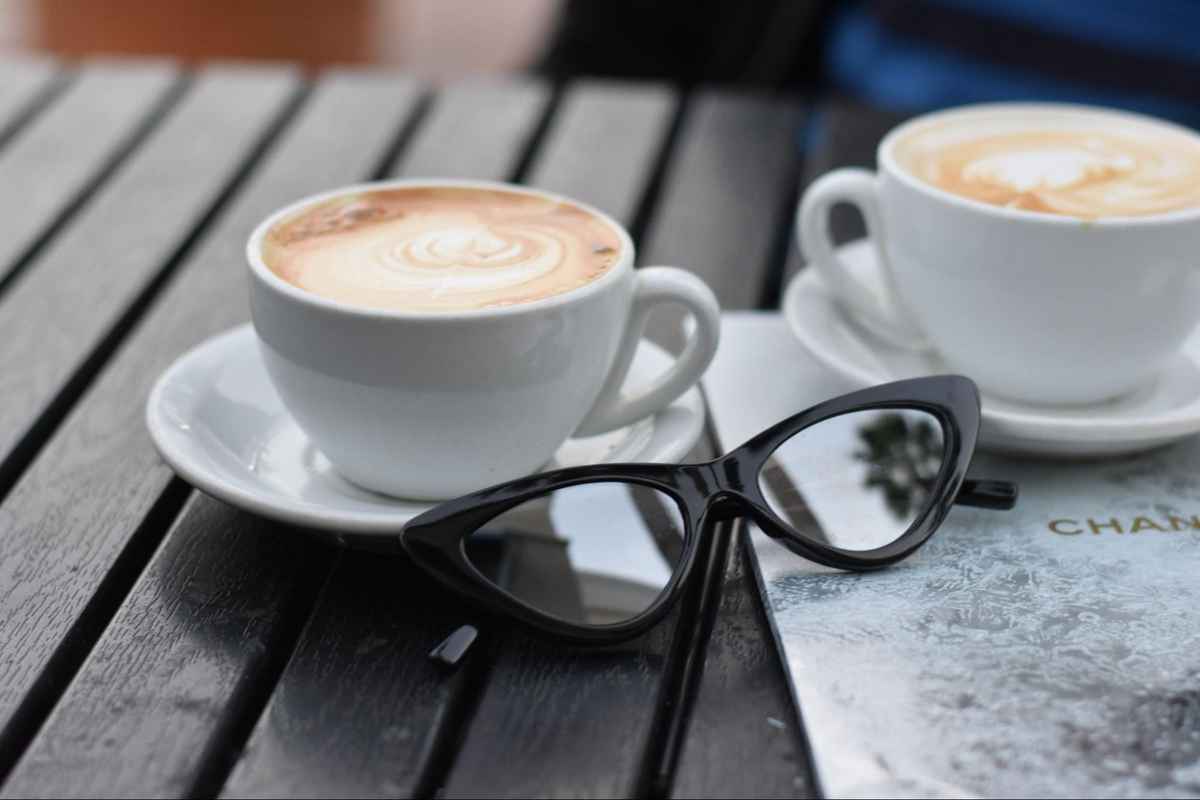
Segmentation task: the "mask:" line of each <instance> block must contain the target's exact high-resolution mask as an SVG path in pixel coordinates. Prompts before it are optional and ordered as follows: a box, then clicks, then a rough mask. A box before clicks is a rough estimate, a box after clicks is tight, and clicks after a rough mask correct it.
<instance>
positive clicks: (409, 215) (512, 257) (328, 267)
mask: <svg viewBox="0 0 1200 800" xmlns="http://www.w3.org/2000/svg"><path fill="white" fill-rule="evenodd" d="M621 247H622V242H621V239H620V238H619V236H618V235H617V233H616V231H614V230H613V229H612V228H611V227H610V226H609V225H608V223H606V222H605V221H604V220H602V219H600V218H599V217H597V216H596V215H595V214H592V213H590V212H588V211H586V210H584V209H583V208H580V207H579V206H576V205H574V204H571V203H564V202H558V201H555V200H552V199H548V198H543V197H538V196H535V195H526V194H521V193H518V192H506V191H502V190H487V189H475V188H463V187H439V188H424V187H420V188H417V187H414V188H403V187H401V188H393V189H381V190H378V191H372V192H364V193H361V194H354V195H343V196H341V197H337V198H334V199H332V200H327V201H325V202H323V203H318V204H316V205H313V206H309V207H308V208H306V209H303V210H301V211H300V212H298V213H297V214H295V215H293V216H292V217H290V218H287V219H285V220H283V221H281V222H280V223H279V224H277V225H275V226H274V227H273V228H272V229H271V230H270V231H269V232H268V233H267V236H266V239H265V241H264V246H263V257H264V261H265V262H266V264H267V266H268V267H269V268H270V269H271V270H272V271H273V272H274V273H275V274H276V275H278V276H279V277H281V278H283V279H284V280H285V281H287V282H289V283H291V284H293V285H295V286H298V287H300V288H301V289H305V290H307V291H310V292H313V293H314V294H318V295H320V296H322V297H326V298H329V299H331V300H336V301H339V302H343V303H347V304H350V305H356V306H366V307H371V308H385V309H393V310H400V311H460V310H468V309H478V308H491V307H498V306H505V305H514V304H517V303H526V302H532V301H535V300H540V299H543V298H546V297H551V296H554V295H557V294H561V293H563V292H567V291H570V290H572V289H575V288H578V287H580V286H583V285H585V284H587V283H590V282H591V281H593V280H596V279H597V278H598V277H600V276H601V275H603V274H604V273H605V272H606V271H607V270H608V269H609V268H611V267H612V265H613V264H614V263H616V260H617V256H618V255H619V252H620V249H621Z"/></svg>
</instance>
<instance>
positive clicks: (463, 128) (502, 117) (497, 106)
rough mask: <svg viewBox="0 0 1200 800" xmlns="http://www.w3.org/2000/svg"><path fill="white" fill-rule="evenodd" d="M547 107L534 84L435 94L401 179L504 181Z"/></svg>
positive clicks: (475, 86)
mask: <svg viewBox="0 0 1200 800" xmlns="http://www.w3.org/2000/svg"><path fill="white" fill-rule="evenodd" d="M549 101H550V91H549V89H548V87H547V86H546V85H545V84H542V83H540V82H537V81H534V80H523V79H513V80H498V79H496V80H494V79H475V80H471V81H468V82H465V83H457V84H453V85H452V86H450V87H448V88H447V89H444V90H442V91H440V92H439V93H438V95H437V97H436V99H435V100H434V104H433V108H432V109H431V111H430V112H429V117H428V119H426V120H425V122H424V123H423V124H422V125H421V133H420V136H418V137H417V138H416V139H415V140H414V141H413V143H412V147H411V148H410V151H409V152H408V153H406V154H405V155H404V169H403V172H402V173H401V174H402V175H403V177H406V178H419V177H438V178H477V179H481V180H498V181H502V180H507V179H509V178H511V177H512V175H513V173H514V172H515V171H516V169H517V166H518V162H519V160H520V158H521V156H522V155H523V154H524V150H525V145H526V143H527V142H528V140H529V139H530V137H531V136H532V135H533V134H534V133H535V131H536V123H537V120H539V119H540V118H541V116H542V112H543V110H544V109H545V107H546V104H547V103H548V102H549Z"/></svg>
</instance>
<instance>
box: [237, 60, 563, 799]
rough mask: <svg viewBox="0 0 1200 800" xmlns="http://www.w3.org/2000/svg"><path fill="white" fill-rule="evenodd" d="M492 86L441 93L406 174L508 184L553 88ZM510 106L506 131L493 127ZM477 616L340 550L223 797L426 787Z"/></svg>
mask: <svg viewBox="0 0 1200 800" xmlns="http://www.w3.org/2000/svg"><path fill="white" fill-rule="evenodd" d="M489 88H490V89H491V90H495V94H494V95H493V94H491V92H490V91H485V90H483V89H481V88H479V87H464V88H462V89H458V88H454V89H451V90H449V91H448V92H446V93H444V94H442V95H441V96H439V97H437V98H436V99H435V101H434V104H433V107H432V109H431V111H430V115H429V117H428V118H427V119H426V120H424V121H423V123H422V124H421V126H420V127H419V128H418V129H417V131H416V132H415V134H414V138H413V141H412V142H411V145H410V147H409V148H408V151H407V152H406V153H405V154H404V155H403V156H402V159H401V169H400V170H399V171H398V173H397V174H398V175H399V176H404V177H412V176H415V175H426V176H429V175H454V176H458V177H472V178H480V179H491V180H504V179H506V178H509V177H511V169H513V167H514V165H516V164H517V162H518V161H519V160H520V158H521V155H522V151H523V150H524V148H525V146H526V142H527V141H528V139H529V137H530V135H531V134H532V133H533V132H534V131H535V129H536V128H537V126H538V122H539V119H540V117H541V112H542V109H543V108H544V106H545V102H546V100H547V99H548V98H549V92H548V91H547V90H546V88H545V87H543V86H540V85H537V84H512V85H510V84H503V83H500V84H492V85H491V86H490V87H489ZM501 105H505V106H508V110H506V111H503V112H499V113H502V114H503V115H505V119H506V122H505V124H504V125H502V126H500V127H492V125H491V120H492V119H493V116H494V115H495V114H496V113H498V110H499V107H500V106H501ZM515 109H519V110H520V111H521V116H519V117H518V116H517V115H516V113H515ZM468 167H470V168H472V169H475V170H477V171H475V172H466V171H465V169H467V168H468ZM472 619H473V615H472V614H471V613H470V612H469V611H468V610H466V609H465V608H464V607H463V605H462V604H461V603H460V602H459V601H457V600H456V599H455V598H454V597H453V596H452V595H450V594H449V593H447V592H445V591H444V590H441V589H440V588H438V587H435V586H432V585H431V584H430V582H429V581H428V579H426V578H425V577H424V576H423V575H422V574H421V573H420V572H419V571H418V570H416V569H415V568H414V567H413V566H412V565H411V564H409V563H407V561H406V560H404V559H401V558H395V559H386V558H384V557H382V556H379V555H374V554H371V555H363V554H357V553H347V554H345V556H344V557H343V559H342V561H341V563H339V564H338V566H337V567H336V568H335V569H334V573H333V576H332V578H331V579H330V582H329V585H328V587H327V588H326V590H325V592H324V593H323V595H322V597H321V600H320V602H319V604H318V606H317V608H316V609H315V611H314V612H313V616H312V621H311V622H310V623H309V626H308V628H307V629H306V630H305V632H304V635H303V637H302V638H301V640H300V643H299V644H298V646H297V649H296V654H295V657H294V658H293V660H292V661H291V663H289V664H288V668H287V670H286V671H285V672H284V674H283V676H282V678H281V679H280V682H279V686H278V688H277V689H276V691H275V693H274V694H273V696H272V698H271V701H270V704H269V705H268V706H267V709H266V711H265V712H264V713H263V716H262V719H261V721H260V722H259V724H258V726H257V727H256V728H255V730H254V734H253V735H252V737H251V739H250V742H249V744H248V746H247V748H246V751H245V754H244V755H243V757H242V760H241V762H240V763H239V764H238V766H237V768H236V769H235V770H234V772H233V775H232V776H231V777H230V780H229V782H228V784H227V785H226V787H225V794H226V795H228V796H231V797H278V796H291V795H304V796H310V797H311V796H329V797H334V796H345V795H353V796H357V797H395V796H411V795H414V794H417V793H419V792H421V791H422V790H425V789H427V788H428V783H429V781H431V780H435V779H436V775H435V771H436V768H437V767H438V766H439V764H438V759H439V758H440V757H441V750H442V747H441V746H440V745H441V743H442V742H443V739H445V738H447V737H450V736H452V735H453V734H454V727H455V724H456V723H457V717H458V710H459V709H460V707H461V705H462V703H464V702H466V701H467V700H468V698H466V697H464V692H465V691H466V689H467V687H466V686H464V682H465V681H467V680H469V679H471V678H472V677H473V675H472V671H473V670H474V669H475V667H476V666H477V664H476V663H474V662H472V663H471V664H469V665H466V666H464V668H462V669H460V670H459V671H458V672H457V673H455V674H454V675H452V676H451V675H447V674H446V673H445V672H442V671H439V670H437V669H435V668H434V666H433V664H432V663H431V662H430V661H429V660H428V658H427V657H426V656H427V654H428V653H429V651H430V650H431V649H432V648H433V647H434V646H435V645H436V644H437V643H438V642H439V641H440V640H441V639H442V638H444V637H445V636H446V635H447V634H448V633H449V632H450V631H451V630H453V629H454V628H455V627H456V626H458V625H461V624H463V623H464V622H467V621H471V620H472ZM482 655H483V653H482V652H480V653H478V654H472V659H476V660H477V659H478V657H482Z"/></svg>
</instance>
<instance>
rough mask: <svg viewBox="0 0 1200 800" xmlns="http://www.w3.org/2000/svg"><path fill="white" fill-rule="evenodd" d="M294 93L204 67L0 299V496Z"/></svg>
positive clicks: (268, 75)
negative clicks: (72, 385)
mask: <svg viewBox="0 0 1200 800" xmlns="http://www.w3.org/2000/svg"><path fill="white" fill-rule="evenodd" d="M298 88H299V83H298V81H297V80H296V78H295V76H293V75H292V74H291V73H289V72H288V71H286V70H280V69H250V68H217V69H210V70H206V71H205V72H204V73H202V74H201V76H200V77H199V78H198V79H197V80H196V82H195V85H194V86H193V87H192V88H191V89H190V90H189V91H188V92H187V94H186V95H185V96H184V97H183V99H182V100H181V102H180V104H179V106H178V107H177V108H175V109H173V110H172V112H171V113H170V114H169V116H168V117H167V118H166V119H165V120H164V121H163V122H162V123H161V125H160V126H159V127H158V128H156V129H155V131H154V132H153V133H152V134H151V135H150V137H149V138H148V139H147V141H146V142H145V143H144V144H143V145H142V146H141V147H140V148H139V149H138V150H137V151H136V152H135V153H133V154H132V155H131V156H130V158H129V161H128V162H127V163H126V164H125V165H124V166H123V167H122V169H120V170H119V171H118V172H117V173H116V175H114V176H113V178H112V179H111V180H110V181H108V182H107V183H106V184H105V185H104V186H103V187H102V188H101V189H100V190H99V191H98V192H97V194H96V196H95V197H94V198H93V201H92V202H91V203H89V204H88V206H87V207H86V208H85V209H83V210H82V211H81V212H80V214H79V216H78V217H77V218H76V219H75V220H74V221H73V222H72V223H71V225H69V226H68V227H67V228H66V230H64V231H62V232H61V233H60V234H59V235H58V236H57V237H56V238H55V239H54V241H52V242H51V243H50V244H49V245H48V246H47V247H46V248H45V249H44V250H43V251H42V252H41V254H40V255H39V257H38V258H37V259H36V260H35V262H34V263H31V264H29V265H28V267H27V272H26V274H25V276H24V278H23V279H22V280H21V281H19V282H18V283H17V284H16V285H14V286H13V287H12V289H11V291H10V292H8V293H7V294H6V295H4V296H3V297H0V396H3V397H4V402H3V403H0V496H2V494H3V486H4V484H5V483H7V481H8V480H11V479H12V478H15V477H16V475H15V474H14V473H15V472H16V471H17V470H19V469H20V467H21V464H20V463H19V462H20V461H21V460H23V459H22V458H20V457H18V458H15V459H13V456H14V451H15V450H17V449H18V447H20V449H21V450H22V451H23V452H22V453H21V454H20V456H24V457H25V459H27V458H28V457H29V456H31V455H32V451H35V449H36V447H37V445H38V442H37V441H36V440H37V438H38V436H37V433H38V432H37V431H34V427H35V424H36V423H38V421H39V420H40V419H42V418H43V415H45V413H46V412H47V410H48V408H49V406H50V404H51V402H52V401H55V399H56V398H59V397H61V396H62V395H63V393H64V391H67V390H66V387H67V384H68V382H69V381H71V380H72V378H73V376H76V375H78V374H79V373H80V371H81V370H82V369H83V368H84V365H85V362H86V361H87V360H88V359H89V358H91V357H92V356H91V354H93V353H94V352H95V351H96V350H97V348H98V347H100V348H101V349H104V346H105V345H103V344H102V342H103V340H104V339H105V337H106V335H107V334H109V332H110V331H113V329H114V327H116V326H117V325H118V323H119V321H120V320H121V319H122V317H123V315H125V314H127V313H129V312H130V311H131V310H133V311H135V312H136V311H137V309H136V308H135V305H136V304H137V301H138V299H139V297H140V296H141V294H142V293H143V292H144V291H145V290H146V288H147V286H149V285H150V284H152V283H153V282H154V281H155V279H156V278H158V276H159V275H160V274H161V272H162V271H163V270H164V269H165V268H169V267H170V266H171V265H172V264H171V262H172V260H173V257H174V254H175V253H176V252H177V251H178V250H179V248H180V247H181V246H183V244H184V243H185V242H187V241H188V239H189V236H190V235H191V234H192V231H193V230H194V228H195V226H196V225H198V224H199V223H200V221H201V220H202V219H203V218H204V216H205V214H206V213H207V211H208V210H209V209H210V208H212V207H213V204H214V203H215V202H216V201H217V199H218V198H219V197H220V195H221V192H222V190H223V189H224V188H225V187H226V186H228V185H229V183H230V181H231V180H232V179H233V178H234V177H235V176H236V175H237V174H238V172H239V171H240V169H241V167H242V164H243V163H244V161H245V159H246V158H247V157H248V156H249V154H250V153H251V151H252V149H253V148H254V147H255V145H256V144H257V143H258V142H259V141H260V140H261V139H262V137H264V136H266V135H267V134H268V132H269V125H270V124H271V122H272V121H273V120H275V119H276V118H277V117H278V115H279V114H280V113H281V111H282V110H283V109H284V107H285V103H286V102H287V100H288V99H289V97H291V96H292V95H293V93H294V92H296V91H297V90H298ZM233 109H237V113H231V112H232V110H233ZM113 344H115V342H114V343H113ZM31 353H36V354H37V357H36V358H31V357H30V354H31ZM67 394H68V395H69V394H70V392H69V391H67ZM69 401H70V398H69V397H64V398H62V400H61V401H58V402H60V403H68V402H69ZM10 459H12V460H13V462H17V463H9V462H10Z"/></svg>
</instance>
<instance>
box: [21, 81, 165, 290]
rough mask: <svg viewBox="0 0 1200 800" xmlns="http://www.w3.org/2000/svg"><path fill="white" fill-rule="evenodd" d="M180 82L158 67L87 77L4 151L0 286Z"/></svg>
mask: <svg viewBox="0 0 1200 800" xmlns="http://www.w3.org/2000/svg"><path fill="white" fill-rule="evenodd" d="M176 80H177V75H176V73H175V71H174V70H173V69H172V68H171V67H169V66H167V65H165V64H159V63H137V62H113V63H111V64H103V63H102V64H98V65H95V66H90V67H88V68H86V69H84V70H83V72H82V73H81V74H80V75H79V77H78V78H76V79H75V81H74V82H73V83H72V84H71V85H70V86H69V87H67V89H66V91H65V92H64V93H63V94H62V96H61V97H59V98H57V99H56V100H55V102H54V103H53V104H52V105H51V106H50V107H49V108H48V109H46V110H45V111H44V112H42V113H41V114H39V115H38V117H37V118H36V119H35V120H33V121H32V123H31V124H30V125H29V126H28V127H26V128H25V129H24V130H22V131H21V132H20V133H19V134H18V135H17V137H16V138H15V139H14V140H13V141H12V142H10V143H9V145H8V146H7V147H5V148H4V149H3V150H0V219H3V220H4V236H3V238H0V286H2V285H3V281H4V278H5V276H6V275H7V274H8V273H9V272H10V271H11V270H13V269H15V268H16V267H17V266H18V264H19V262H20V260H21V258H22V257H23V256H24V255H25V254H26V253H27V252H28V251H29V250H30V248H31V247H32V246H34V244H35V243H36V242H37V241H38V239H39V238H40V237H42V236H43V235H44V234H45V233H46V231H47V230H49V229H50V228H51V227H52V226H53V225H54V224H55V223H56V222H58V221H59V219H60V217H61V216H62V214H63V213H64V212H66V211H67V210H68V209H69V208H71V207H72V204H73V203H76V202H77V201H78V200H79V198H80V196H81V193H82V192H83V191H84V190H85V189H86V188H87V187H88V185H89V183H90V182H93V181H94V180H95V179H96V178H97V177H98V176H99V175H101V174H102V173H103V171H104V169H105V168H106V167H107V166H109V165H110V164H111V163H112V162H113V159H114V158H116V157H117V156H118V155H119V154H120V153H121V151H122V147H123V146H125V145H127V144H128V143H129V142H130V141H131V139H132V137H134V136H135V135H136V134H138V133H139V132H140V131H141V130H142V129H144V126H145V125H146V124H147V123H148V122H151V121H152V120H153V115H154V114H155V112H156V111H157V110H158V108H159V107H160V104H161V103H162V101H163V99H164V95H165V93H166V92H167V91H168V90H169V89H170V88H171V86H172V84H174V83H175V81H176Z"/></svg>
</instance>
